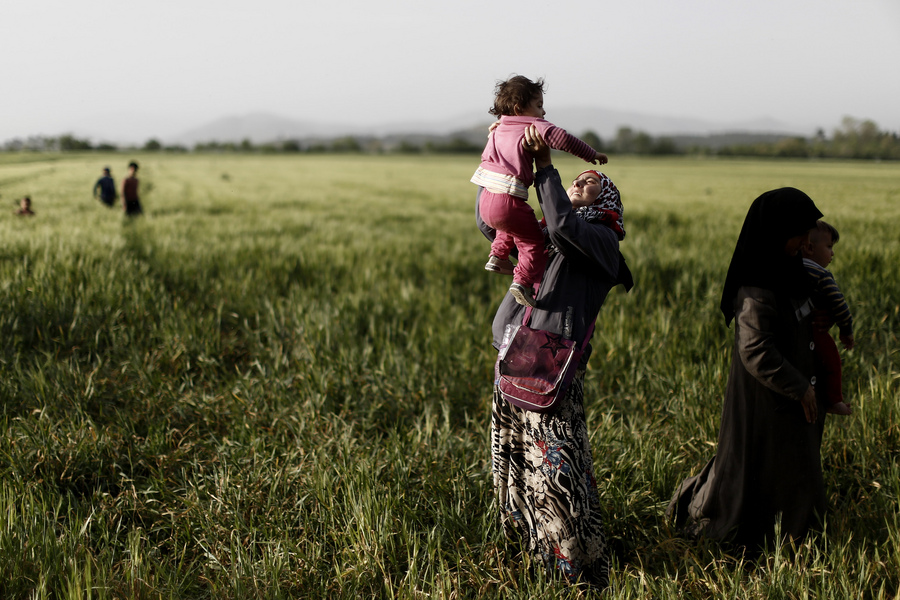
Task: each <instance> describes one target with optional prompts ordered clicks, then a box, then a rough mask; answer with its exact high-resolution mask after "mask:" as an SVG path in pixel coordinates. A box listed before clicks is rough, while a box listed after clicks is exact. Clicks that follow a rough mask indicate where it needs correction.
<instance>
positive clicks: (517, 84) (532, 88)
mask: <svg viewBox="0 0 900 600" xmlns="http://www.w3.org/2000/svg"><path fill="white" fill-rule="evenodd" d="M543 93H544V80H543V79H538V80H537V81H531V80H530V79H528V78H527V77H523V76H522V75H514V76H512V77H510V78H509V79H507V80H506V81H498V82H497V85H496V87H494V106H493V107H491V109H490V110H489V111H488V112H489V113H491V114H492V115H494V116H495V117H500V116H503V115H506V116H510V117H513V116H515V115H516V107H517V106H518V107H519V108H520V109H522V108H525V106H527V105H528V103H529V102H531V101H532V100H534V97H535V96H537V95H538V94H543Z"/></svg>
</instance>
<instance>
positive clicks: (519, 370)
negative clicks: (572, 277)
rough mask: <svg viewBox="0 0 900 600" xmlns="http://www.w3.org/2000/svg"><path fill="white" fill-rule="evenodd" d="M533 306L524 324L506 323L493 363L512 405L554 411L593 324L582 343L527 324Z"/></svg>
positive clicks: (497, 383)
mask: <svg viewBox="0 0 900 600" xmlns="http://www.w3.org/2000/svg"><path fill="white" fill-rule="evenodd" d="M530 317H531V307H528V308H527V309H525V318H524V319H523V321H522V324H521V325H507V326H506V331H505V333H504V336H503V342H502V343H501V345H500V353H499V355H498V357H497V363H496V365H495V366H494V374H495V384H496V385H497V388H498V389H499V391H500V395H501V396H502V397H503V398H504V399H505V400H506V401H507V402H509V403H510V404H514V405H515V406H518V407H519V408H524V409H525V410H532V411H535V412H552V411H554V410H556V407H557V403H558V402H559V401H560V400H561V399H562V398H564V397H565V394H566V390H567V389H568V387H569V384H570V383H571V382H572V379H574V378H575V372H576V371H577V370H578V365H579V363H580V362H581V356H582V354H584V349H585V347H586V346H587V343H588V340H590V339H591V334H592V333H593V332H594V323H591V326H590V327H588V330H587V333H586V334H585V336H584V341H583V342H582V343H581V344H576V343H575V342H574V341H572V340H567V339H564V338H563V336H562V335H561V334H558V333H551V332H549V331H543V330H540V329H532V328H530V327H528V320H529V318H530Z"/></svg>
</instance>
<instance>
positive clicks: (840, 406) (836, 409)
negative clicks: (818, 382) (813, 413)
mask: <svg viewBox="0 0 900 600" xmlns="http://www.w3.org/2000/svg"><path fill="white" fill-rule="evenodd" d="M825 412H830V413H831V414H833V415H843V416H845V417H846V416H848V415H852V414H853V408H852V407H851V406H850V405H849V404H847V403H846V402H835V403H834V404H832V405H831V406H829V407H828V409H826V411H825Z"/></svg>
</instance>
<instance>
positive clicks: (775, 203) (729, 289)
mask: <svg viewBox="0 0 900 600" xmlns="http://www.w3.org/2000/svg"><path fill="white" fill-rule="evenodd" d="M821 216H822V213H821V212H820V211H819V209H818V208H816V205H815V203H813V201H812V199H810V197H809V196H807V195H806V194H804V193H803V192H801V191H800V190H798V189H795V188H790V187H786V188H780V189H777V190H772V191H770V192H766V193H764V194H763V195H761V196H760V197H759V198H757V199H756V200H754V201H753V204H751V205H750V210H748V211H747V217H746V218H745V219H744V226H743V228H742V229H741V235H740V236H739V237H738V241H737V246H736V247H735V249H734V254H733V255H732V257H731V265H729V267H728V275H726V277H725V289H724V290H723V291H722V303H721V304H720V307H721V308H722V313H723V314H724V315H725V323H726V324H730V323H731V320H732V319H733V318H734V298H735V296H736V295H737V291H738V289H739V288H741V287H743V286H745V285H749V286H755V287H761V288H765V289H768V290H772V291H774V292H776V293H784V294H788V295H791V296H801V295H803V294H808V293H809V291H810V289H811V282H810V279H809V277H808V276H807V275H806V270H805V269H804V268H803V259H802V257H801V256H800V254H799V253H798V254H797V256H787V255H786V254H785V253H784V246H785V244H786V243H787V241H788V240H789V239H791V238H792V237H795V236H798V235H802V234H803V233H805V232H807V231H809V230H810V229H812V228H813V227H815V225H816V220H817V219H818V218H819V217H821Z"/></svg>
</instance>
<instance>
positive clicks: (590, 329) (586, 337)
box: [522, 261, 597, 350]
mask: <svg viewBox="0 0 900 600" xmlns="http://www.w3.org/2000/svg"><path fill="white" fill-rule="evenodd" d="M568 272H569V263H568V261H567V262H566V273H568ZM537 288H538V289H537V290H535V292H534V297H535V298H537V297H538V294H539V293H540V290H541V284H540V283H539V284H537ZM533 310H534V307H533V306H526V307H525V317H524V318H523V319H522V325H524V326H525V327H528V321H529V320H530V319H531V313H532V311H533ZM596 324H597V319H594V321H593V323H591V325H590V327H588V329H587V333H585V334H584V341H583V342H581V349H582V350H584V348H585V347H586V346H587V343H588V340H590V339H591V335H593V334H594V325H596Z"/></svg>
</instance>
